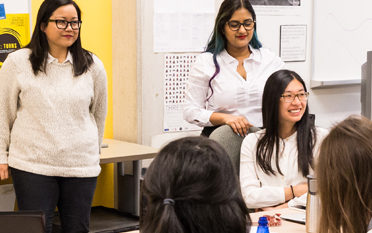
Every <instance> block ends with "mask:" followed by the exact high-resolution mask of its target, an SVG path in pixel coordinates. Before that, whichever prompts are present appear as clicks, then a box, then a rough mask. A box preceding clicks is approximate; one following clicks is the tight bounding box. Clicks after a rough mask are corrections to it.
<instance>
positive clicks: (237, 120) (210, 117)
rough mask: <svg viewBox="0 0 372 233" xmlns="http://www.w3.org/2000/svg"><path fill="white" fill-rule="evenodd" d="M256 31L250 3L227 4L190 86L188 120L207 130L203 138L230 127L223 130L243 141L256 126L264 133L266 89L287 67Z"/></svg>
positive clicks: (229, 1)
mask: <svg viewBox="0 0 372 233" xmlns="http://www.w3.org/2000/svg"><path fill="white" fill-rule="evenodd" d="M256 30H257V22H256V14H255V12H254V9H253V7H252V5H251V4H250V3H249V1H248V0H224V1H223V2H222V4H221V7H220V9H219V12H218V14H217V17H216V21H215V25H214V29H213V32H212V35H211V39H210V41H209V42H208V45H207V48H206V50H205V53H202V54H201V55H199V56H198V58H197V59H196V62H195V63H194V64H193V67H192V69H191V71H190V75H189V78H188V83H187V90H186V106H185V108H184V119H185V120H186V121H188V122H190V123H192V124H196V125H198V126H201V127H204V128H203V131H202V135H204V136H209V135H210V134H211V133H212V132H213V130H215V129H216V128H218V127H220V126H221V125H228V126H229V127H226V126H225V127H222V129H223V128H227V130H232V131H233V132H232V134H231V135H233V136H235V135H239V136H241V137H242V138H243V137H244V136H246V135H247V134H248V132H249V131H248V130H249V128H251V127H252V126H256V127H262V118H261V106H260V104H261V97H262V91H263V87H264V85H265V82H266V80H267V78H268V77H269V76H270V74H272V73H273V72H275V71H277V70H279V69H281V68H283V67H284V63H283V62H282V61H281V60H280V58H279V57H278V56H276V55H275V54H274V53H272V52H271V51H269V50H268V49H265V48H262V45H261V43H260V41H259V40H258V36H257V31H256ZM234 134H235V135H234Z"/></svg>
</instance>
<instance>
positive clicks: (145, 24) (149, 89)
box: [138, 0, 372, 147]
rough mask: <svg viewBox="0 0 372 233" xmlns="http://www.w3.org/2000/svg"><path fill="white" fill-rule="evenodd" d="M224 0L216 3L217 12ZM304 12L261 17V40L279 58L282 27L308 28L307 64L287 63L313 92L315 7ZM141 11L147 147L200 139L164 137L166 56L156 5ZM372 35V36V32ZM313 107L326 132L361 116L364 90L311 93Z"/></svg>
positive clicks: (145, 3)
mask: <svg viewBox="0 0 372 233" xmlns="http://www.w3.org/2000/svg"><path fill="white" fill-rule="evenodd" d="M221 2H222V0H216V6H217V7H216V10H218V8H219V4H220V3H221ZM302 3H303V4H304V5H303V7H304V9H305V10H304V11H303V13H301V15H297V16H296V15H289V16H288V15H286V16H267V15H258V16H257V24H258V36H259V39H260V40H261V42H262V43H263V45H264V46H265V47H269V48H271V49H272V50H273V51H274V52H275V53H277V54H279V33H280V25H287V24H306V25H307V52H306V61H305V62H289V63H286V66H287V68H288V69H291V70H294V71H296V72H297V73H299V74H300V76H301V77H302V78H303V79H304V80H305V82H306V85H307V87H308V89H310V80H311V77H312V53H311V51H312V21H313V5H312V1H311V0H302ZM138 7H139V12H140V14H139V16H138V17H139V18H138V19H139V21H138V22H139V27H140V28H139V41H140V42H139V44H140V47H139V54H140V56H139V59H140V60H139V75H140V76H141V77H142V79H140V80H141V81H142V82H140V83H139V85H140V87H141V94H140V96H139V98H140V101H141V103H142V111H141V113H140V114H141V116H140V117H141V118H140V119H142V121H141V123H140V124H141V125H140V127H139V128H141V129H142V130H141V131H142V132H141V133H140V134H141V135H142V138H141V140H140V141H142V143H143V144H146V145H152V146H156V147H159V146H161V145H163V144H164V143H166V142H168V141H169V140H172V139H174V138H177V137H182V136H185V135H189V134H192V135H197V134H198V133H199V132H195V131H194V132H190V133H162V124H163V86H162V85H163V54H155V53H153V50H152V45H153V35H152V33H153V26H152V22H153V20H152V19H153V10H152V7H153V1H152V0H141V1H139V4H138ZM371 33H372V32H371ZM310 93H311V95H310V99H309V107H310V111H311V112H312V113H314V114H315V115H316V124H317V125H319V126H322V127H325V128H328V127H330V126H332V125H333V124H334V123H335V122H336V121H339V120H342V119H344V118H345V117H347V116H348V115H350V114H360V111H361V110H360V109H361V105H360V86H359V85H357V86H340V87H336V88H332V89H330V88H328V89H319V90H310Z"/></svg>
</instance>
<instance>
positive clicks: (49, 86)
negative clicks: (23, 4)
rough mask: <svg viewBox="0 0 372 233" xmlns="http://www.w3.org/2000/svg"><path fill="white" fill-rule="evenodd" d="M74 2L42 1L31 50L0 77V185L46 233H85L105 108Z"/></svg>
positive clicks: (99, 69) (102, 75) (9, 62)
mask: <svg viewBox="0 0 372 233" xmlns="http://www.w3.org/2000/svg"><path fill="white" fill-rule="evenodd" d="M81 23H82V22H81V11H80V9H79V7H78V6H77V4H76V3H75V2H74V1H73V0H45V1H44V2H43V3H42V4H41V6H40V9H39V12H38V15H37V21H36V25H35V29H34V32H33V35H32V38H31V42H30V43H29V44H28V45H27V46H26V48H24V49H20V50H18V51H16V52H13V53H11V54H9V56H8V57H7V59H6V60H5V62H4V64H3V66H2V68H1V70H0V83H1V85H0V116H1V117H0V178H1V179H2V180H3V179H7V178H8V169H9V170H10V172H11V175H12V178H13V184H14V188H15V192H16V197H17V202H18V207H19V209H20V210H42V211H44V213H45V214H46V229H47V230H46V232H51V231H52V220H53V217H54V210H55V208H56V206H58V211H59V215H60V218H61V224H62V229H63V232H88V231H89V216H90V208H91V202H92V199H93V194H94V190H95V187H96V182H97V176H98V174H99V173H100V166H99V151H100V144H101V142H102V137H103V131H104V122H105V117H106V108H107V101H106V97H107V84H106V72H105V70H104V67H103V64H102V62H101V61H100V60H99V59H98V58H97V57H96V56H94V55H93V54H92V53H90V52H88V51H87V50H85V49H83V48H82V47H81V40H80V26H81Z"/></svg>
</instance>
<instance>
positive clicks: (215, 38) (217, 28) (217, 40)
mask: <svg viewBox="0 0 372 233" xmlns="http://www.w3.org/2000/svg"><path fill="white" fill-rule="evenodd" d="M240 8H245V9H247V10H248V11H249V13H251V15H252V17H253V20H254V21H256V13H255V12H254V9H253V7H252V5H251V4H250V3H249V1H248V0H225V1H223V2H222V4H221V6H220V9H219V11H218V14H217V17H216V21H215V24H214V29H213V32H212V35H211V39H210V40H209V42H208V45H207V48H206V50H205V51H206V52H210V53H212V54H213V63H214V65H215V67H216V71H215V72H214V74H213V75H212V77H211V78H210V79H209V88H211V91H212V93H211V95H210V96H209V98H210V97H211V96H212V95H213V88H212V85H211V83H212V80H213V79H214V78H215V77H216V76H217V74H218V73H219V72H220V66H219V64H218V62H217V55H218V54H220V53H221V52H222V50H224V49H225V47H226V44H227V39H226V36H225V33H224V30H225V29H224V28H225V24H226V23H227V22H228V21H229V20H230V19H231V17H232V15H233V14H234V12H235V11H236V10H238V9H240ZM256 29H257V23H255V24H254V32H253V37H252V39H251V41H250V42H249V44H250V45H251V46H252V47H253V48H255V49H259V48H261V47H262V44H261V42H260V41H259V40H258V37H257V32H256Z"/></svg>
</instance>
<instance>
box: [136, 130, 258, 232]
mask: <svg viewBox="0 0 372 233" xmlns="http://www.w3.org/2000/svg"><path fill="white" fill-rule="evenodd" d="M143 192H144V195H145V198H146V200H147V203H146V210H145V216H144V219H143V224H142V226H141V232H142V233H168V232H172V233H207V232H208V233H210V232H213V233H246V232H249V228H250V224H251V221H250V217H249V213H248V209H247V207H246V205H245V203H244V200H243V197H242V194H241V191H240V185H239V181H238V178H237V176H236V174H235V172H234V168H233V165H232V162H231V160H230V158H229V157H228V155H227V152H226V151H225V150H224V149H223V148H222V147H221V146H220V145H219V144H218V143H217V142H215V141H213V140H211V139H208V138H206V137H186V138H182V139H178V140H176V141H173V142H171V143H169V144H168V145H166V146H165V147H164V148H163V149H162V150H161V151H160V152H159V154H158V155H157V156H156V158H155V159H154V161H153V162H152V163H151V165H150V167H149V168H148V170H147V171H146V175H145V178H144V182H143Z"/></svg>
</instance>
